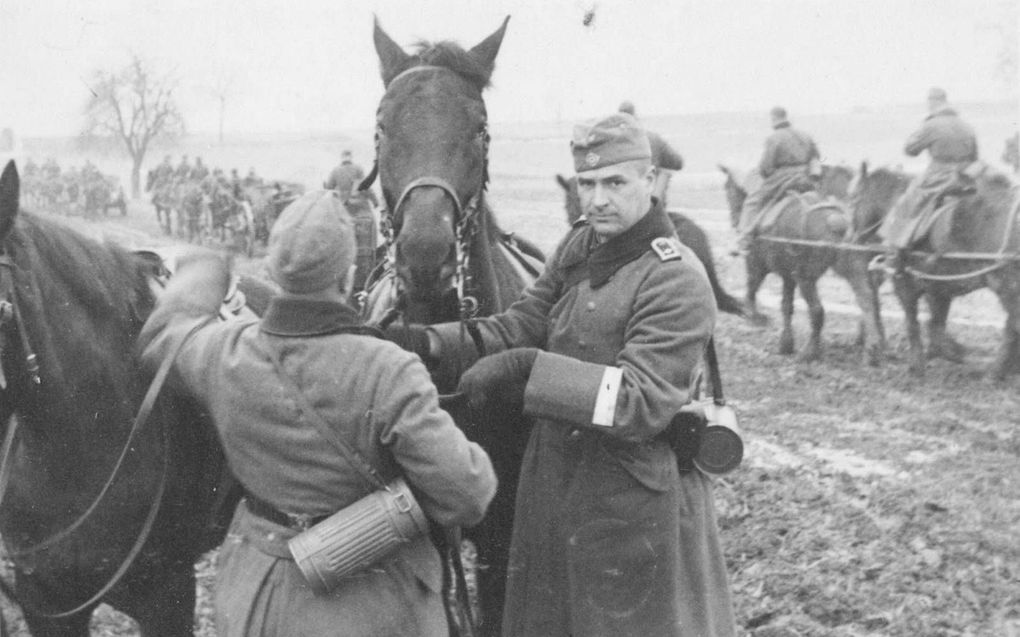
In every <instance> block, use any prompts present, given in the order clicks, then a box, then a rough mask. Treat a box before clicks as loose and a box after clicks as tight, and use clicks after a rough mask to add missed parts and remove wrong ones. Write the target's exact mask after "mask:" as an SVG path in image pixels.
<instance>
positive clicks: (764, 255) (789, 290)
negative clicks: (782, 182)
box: [720, 166, 853, 361]
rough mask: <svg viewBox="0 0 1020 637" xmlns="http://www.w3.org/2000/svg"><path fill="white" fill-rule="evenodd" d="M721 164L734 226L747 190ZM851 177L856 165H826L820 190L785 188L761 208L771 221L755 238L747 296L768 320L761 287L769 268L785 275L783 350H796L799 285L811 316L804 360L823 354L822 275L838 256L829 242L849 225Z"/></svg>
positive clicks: (755, 315)
mask: <svg viewBox="0 0 1020 637" xmlns="http://www.w3.org/2000/svg"><path fill="white" fill-rule="evenodd" d="M720 169H721V170H722V171H723V173H724V174H725V175H726V184H725V191H726V197H727V201H728V202H729V205H730V219H731V222H732V223H733V225H734V227H736V222H737V220H738V219H739V217H740V209H741V206H743V203H744V199H745V198H746V197H747V194H748V193H747V191H746V190H744V188H743V187H742V186H741V185H740V180H739V178H738V177H737V176H736V174H735V172H734V171H733V170H732V169H730V168H727V167H724V166H720ZM852 178H853V171H852V170H850V169H849V168H846V167H843V166H826V167H825V170H824V171H823V173H822V180H821V183H820V184H819V186H818V188H817V190H811V191H807V192H794V191H787V193H785V194H784V195H782V196H781V197H780V198H779V199H778V200H777V201H774V202H772V203H768V202H766V207H765V208H764V209H763V210H762V212H761V213H760V214H761V215H767V216H769V217H771V219H772V221H771V222H770V223H768V224H766V225H767V226H768V227H767V228H765V229H763V230H762V231H761V232H760V233H759V235H758V236H757V237H756V238H755V240H754V241H753V242H752V246H751V249H750V250H749V252H748V254H747V258H746V268H747V292H746V297H745V299H744V302H745V305H746V306H747V309H748V312H749V313H750V315H751V319H752V320H754V321H755V322H758V323H764V322H766V319H765V317H764V315H762V314H761V313H760V312H759V311H758V304H757V300H756V297H757V294H758V288H760V287H761V284H762V283H763V282H764V280H765V277H766V276H768V274H769V273H775V274H777V275H779V277H780V278H781V279H782V280H783V297H782V306H781V307H782V315H783V330H782V333H781V335H780V337H779V353H780V354H792V353H793V352H794V338H793V326H792V321H793V300H794V298H793V295H794V292H795V291H796V290H797V288H800V293H801V296H802V297H803V298H804V301H805V302H806V303H807V305H808V312H809V315H810V317H811V336H810V338H809V339H808V341H807V343H805V345H804V347H803V348H802V350H801V351H800V353H799V355H798V357H799V358H800V360H803V361H811V360H817V359H818V358H820V357H821V353H822V341H821V333H822V327H823V326H824V324H825V308H824V307H823V306H822V301H821V298H819V296H818V279H819V278H821V276H822V274H824V273H825V271H826V270H828V269H829V268H830V267H832V266H833V264H834V263H835V262H836V257H837V253H836V250H835V248H833V247H829V246H831V244H834V243H838V242H841V241H843V239H844V237H845V236H846V233H847V231H848V229H849V224H850V220H849V214H848V212H847V210H846V208H845V206H844V204H843V203H842V201H841V200H842V199H844V198H845V197H846V194H847V188H848V187H849V184H850V182H851V180H852ZM773 240H775V241H773Z"/></svg>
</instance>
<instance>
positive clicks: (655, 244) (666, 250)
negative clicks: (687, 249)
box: [652, 237, 683, 261]
mask: <svg viewBox="0 0 1020 637" xmlns="http://www.w3.org/2000/svg"><path fill="white" fill-rule="evenodd" d="M652 250H654V251H655V254H657V255H658V256H659V260H660V261H675V260H679V259H682V258H683V255H682V254H680V246H679V245H678V242H677V241H676V239H671V238H668V237H657V238H655V239H652Z"/></svg>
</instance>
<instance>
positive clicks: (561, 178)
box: [556, 173, 570, 192]
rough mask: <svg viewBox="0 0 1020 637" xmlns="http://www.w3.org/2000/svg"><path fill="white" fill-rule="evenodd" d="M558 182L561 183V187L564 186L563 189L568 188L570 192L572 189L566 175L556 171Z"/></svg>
mask: <svg viewBox="0 0 1020 637" xmlns="http://www.w3.org/2000/svg"><path fill="white" fill-rule="evenodd" d="M556 183H558V184H559V185H560V188H562V189H564V190H566V191H568V192H569V191H570V182H569V181H567V178H566V177H564V176H563V175H561V174H559V173H556Z"/></svg>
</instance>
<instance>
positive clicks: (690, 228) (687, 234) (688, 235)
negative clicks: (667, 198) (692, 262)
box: [669, 212, 747, 317]
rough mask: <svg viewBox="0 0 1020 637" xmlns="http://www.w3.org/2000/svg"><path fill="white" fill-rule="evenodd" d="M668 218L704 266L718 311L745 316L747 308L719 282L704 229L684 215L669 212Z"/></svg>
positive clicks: (682, 241) (683, 241) (678, 234)
mask: <svg viewBox="0 0 1020 637" xmlns="http://www.w3.org/2000/svg"><path fill="white" fill-rule="evenodd" d="M669 218H670V221H672V222H673V227H674V228H676V234H677V236H678V237H679V238H680V242H681V243H683V244H684V245H685V246H687V247H688V248H690V249H691V252H693V253H694V256H696V257H698V260H699V261H701V264H702V265H703V266H704V267H705V274H707V275H708V283H709V285H711V286H712V294H713V295H714V296H715V304H716V305H717V306H718V307H719V311H721V312H726V313H727V314H734V315H736V316H740V317H746V316H747V308H745V307H744V304H743V303H741V302H740V301H739V300H738V299H736V298H735V297H733V296H732V295H730V294H729V293H728V292H727V291H726V290H725V289H723V286H722V284H721V283H720V282H719V276H718V275H717V274H716V270H715V261H714V259H713V258H712V246H711V244H709V242H708V235H707V234H705V231H704V230H702V229H701V226H699V225H698V224H696V223H694V221H692V220H691V219H690V218H688V217H686V216H685V215H682V214H679V213H676V212H670V213H669Z"/></svg>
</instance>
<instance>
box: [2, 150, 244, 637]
mask: <svg viewBox="0 0 1020 637" xmlns="http://www.w3.org/2000/svg"><path fill="white" fill-rule="evenodd" d="M18 190H19V182H18V176H17V171H16V170H15V169H14V165H13V163H11V164H8V167H7V168H6V169H5V170H4V173H3V176H2V177H0V240H2V248H3V254H4V258H6V259H9V262H10V263H11V266H9V267H8V266H0V269H5V268H6V270H7V272H0V274H4V275H6V276H8V277H9V278H8V283H10V287H9V288H8V289H6V290H0V294H4V295H6V298H5V299H4V298H0V301H2V300H6V301H8V302H9V303H11V304H12V305H11V307H16V308H17V310H18V313H19V314H20V320H7V321H6V322H4V323H3V324H2V326H0V365H2V370H3V378H4V380H5V383H3V384H4V385H5V387H4V388H3V389H0V423H2V424H3V425H5V426H6V427H12V426H15V425H13V424H12V423H15V422H16V423H17V425H16V426H17V427H18V434H19V442H18V443H17V444H16V445H15V447H14V452H13V453H12V454H11V456H10V459H9V466H8V468H9V469H10V482H9V485H8V488H7V491H6V493H5V494H4V496H3V503H2V509H0V533H2V536H3V540H4V544H5V546H6V548H7V551H8V555H9V557H10V558H11V560H12V561H13V563H14V567H15V573H16V584H15V591H16V596H17V598H18V601H19V602H20V603H21V604H22V607H23V610H24V612H25V616H26V619H27V621H28V624H29V627H30V630H31V631H32V634H33V635H35V637H44V636H47V635H60V636H64V635H66V636H82V635H87V634H88V624H89V618H90V615H91V611H92V610H93V608H94V607H95V606H96V605H97V604H98V603H99V601H103V602H107V603H109V604H111V605H113V606H114V607H116V608H119V609H121V610H123V611H124V612H126V613H128V614H130V615H131V616H132V617H134V618H135V619H136V620H137V621H138V622H139V624H140V626H141V628H142V632H143V634H145V635H174V636H183V635H190V634H192V631H193V618H194V603H195V575H194V564H195V560H196V558H197V557H198V556H199V555H200V554H201V553H202V552H204V551H206V550H208V549H210V548H212V547H213V546H215V545H216V544H217V543H218V542H219V541H220V539H221V538H222V534H223V532H224V531H225V528H224V527H223V526H222V525H220V526H215V528H213V527H211V526H210V521H211V520H212V518H213V517H214V515H213V512H214V511H215V510H217V507H216V504H217V502H218V499H217V494H216V487H217V485H219V484H220V479H221V476H222V473H221V472H222V470H223V468H224V462H223V458H222V454H221V452H220V451H219V445H218V442H217V440H216V434H215V431H214V429H213V428H212V427H211V426H209V425H208V423H207V421H206V419H205V418H204V417H203V415H202V414H201V412H200V410H199V408H198V406H197V405H196V404H194V403H193V402H191V401H190V400H188V399H187V398H186V397H184V396H181V395H178V394H176V393H174V392H173V391H172V389H171V388H170V387H169V386H168V387H165V388H164V393H163V394H162V397H161V398H160V400H159V401H158V402H157V404H156V407H155V409H154V410H153V412H152V415H151V417H150V418H149V419H148V421H147V422H146V423H145V425H144V426H143V427H142V428H141V429H140V430H139V433H138V435H137V436H136V437H135V438H134V439H133V442H132V445H131V451H130V453H128V454H127V455H126V458H125V460H124V463H123V465H122V466H121V467H120V469H119V471H118V472H117V473H116V478H115V479H114V480H113V481H112V482H111V483H110V489H109V491H108V492H106V494H105V495H104V496H103V497H102V498H100V499H98V500H97V499H96V498H97V495H98V494H99V493H100V492H101V487H102V486H103V484H104V482H106V481H107V479H108V478H109V477H110V476H111V475H112V474H113V467H114V466H115V465H116V464H117V458H118V455H119V454H120V453H121V450H122V449H123V447H124V446H125V444H126V443H127V439H128V432H129V431H130V430H131V427H132V420H133V418H134V416H135V412H136V410H137V409H138V406H139V403H140V402H141V398H142V395H143V394H144V392H145V391H146V388H147V383H148V381H149V377H148V376H147V375H146V374H145V373H144V372H143V371H142V370H141V369H140V367H139V365H138V363H137V361H136V358H135V352H134V344H135V339H136V337H137V335H138V332H139V330H140V329H141V326H142V324H143V322H144V320H145V317H146V316H147V315H148V313H149V312H150V310H151V309H152V306H153V303H154V300H155V291H154V288H153V287H152V281H153V274H154V268H153V265H152V262H151V261H150V260H147V259H144V258H142V257H140V256H138V255H136V254H133V253H130V252H127V251H125V250H122V249H120V248H118V247H116V246H113V245H109V244H100V243H98V242H96V241H93V240H91V239H88V238H85V237H83V236H81V235H79V234H77V233H76V232H74V231H72V230H69V229H67V228H65V227H63V226H60V225H57V224H54V223H53V222H49V221H46V220H45V219H42V218H39V217H36V216H33V215H30V214H18V203H17V202H18ZM5 287H6V286H5ZM7 316H8V318H10V316H11V314H10V312H8V313H7ZM31 350H34V351H35V354H36V355H37V356H38V369H39V382H38V383H36V382H34V380H33V379H31V369H30V367H31V366H30V365H28V364H27V362H26V355H27V351H31ZM12 417H13V419H12ZM161 485H163V486H164V487H165V488H164V490H163V497H162V498H161V499H160V498H158V497H157V494H158V493H159V492H160V486H161ZM157 499H158V500H159V504H160V506H159V508H158V514H156V517H155V519H154V524H153V525H152V528H151V533H150V534H149V536H148V539H147V541H146V542H145V544H144V545H142V547H141V551H140V553H139V554H138V557H137V559H136V560H135V561H134V562H133V563H132V565H131V566H130V568H128V569H127V571H126V573H125V574H124V576H123V578H122V579H121V580H120V582H119V583H118V584H117V585H116V586H114V587H113V588H112V589H111V590H110V591H109V592H108V594H106V595H104V596H103V597H102V599H101V600H96V601H95V602H92V603H88V600H89V599H90V597H91V596H92V595H94V594H95V593H97V592H99V591H100V590H101V589H102V588H103V587H104V585H105V584H106V583H107V582H109V581H111V579H113V576H114V573H115V571H116V570H117V569H118V567H119V566H120V565H121V564H123V563H124V562H125V558H126V557H127V555H128V554H129V552H130V551H131V549H132V546H133V545H134V543H135V542H136V540H137V539H138V538H139V537H140V535H141V533H142V529H143V527H144V526H145V520H146V518H147V516H148V515H149V514H150V512H152V511H154V510H155V509H153V508H151V507H152V505H153V503H154V502H155V501H156V500H157ZM92 505H94V508H92ZM218 522H223V520H218ZM55 536H57V537H56V538H55V539H52V540H51V538H54V537H55ZM81 604H85V605H86V607H85V608H83V609H82V610H81V611H80V612H75V613H74V614H72V615H71V616H69V617H60V618H57V617H47V615H54V614H59V613H61V612H63V611H68V610H71V609H74V608H75V607H77V606H79V605H81Z"/></svg>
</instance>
